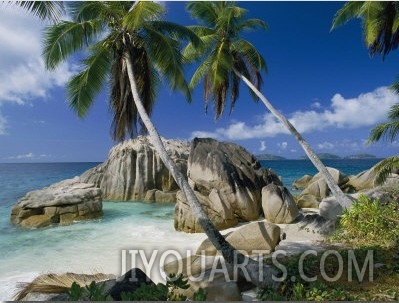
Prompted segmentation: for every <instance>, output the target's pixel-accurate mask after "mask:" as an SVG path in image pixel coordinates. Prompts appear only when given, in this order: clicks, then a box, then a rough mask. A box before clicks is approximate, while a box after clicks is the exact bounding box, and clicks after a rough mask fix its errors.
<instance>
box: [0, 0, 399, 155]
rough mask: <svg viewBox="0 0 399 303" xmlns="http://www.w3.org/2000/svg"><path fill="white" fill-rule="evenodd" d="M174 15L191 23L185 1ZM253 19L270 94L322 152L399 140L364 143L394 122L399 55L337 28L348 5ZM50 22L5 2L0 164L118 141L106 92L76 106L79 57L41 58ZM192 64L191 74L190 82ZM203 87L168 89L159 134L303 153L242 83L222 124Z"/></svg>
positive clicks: (375, 148) (383, 146) (299, 5)
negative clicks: (49, 61) (86, 106)
mask: <svg viewBox="0 0 399 303" xmlns="http://www.w3.org/2000/svg"><path fill="white" fill-rule="evenodd" d="M162 3H163V4H164V5H165V6H166V8H167V10H168V13H167V19H168V20H170V21H174V22H178V23H181V24H183V25H193V24H196V21H195V20H193V19H192V18H191V17H190V16H189V15H188V13H186V12H185V9H184V6H185V3H184V2H162ZM238 4H239V5H240V6H242V7H244V8H246V9H248V15H247V16H248V18H260V19H262V20H264V21H265V22H266V23H267V24H268V29H267V30H266V31H264V30H258V31H253V32H248V33H245V35H244V37H245V38H246V39H248V40H249V41H250V42H251V43H253V44H254V45H255V46H256V47H257V48H258V50H259V51H260V53H261V54H262V55H263V56H264V58H265V60H266V62H267V65H268V73H267V74H266V73H264V74H263V75H262V76H263V82H264V83H263V87H262V93H263V94H264V95H265V96H266V97H267V98H268V99H269V101H270V102H271V103H272V104H273V105H274V106H275V107H276V108H277V109H278V110H279V111H280V112H281V113H283V114H284V115H285V116H286V117H287V118H288V119H289V120H290V121H291V122H292V123H293V125H294V126H295V127H296V128H297V129H298V131H300V132H301V133H302V134H303V136H304V137H305V139H306V140H308V142H309V143H310V145H311V146H312V147H313V149H314V150H315V151H316V152H318V153H321V152H322V153H333V154H337V155H340V156H347V155H351V154H358V153H369V154H373V155H375V156H377V157H387V156H391V155H393V154H396V153H397V150H398V147H399V138H398V142H396V141H395V142H393V143H389V142H380V143H377V144H371V145H368V144H366V141H367V139H368V137H369V133H370V130H371V129H372V128H373V127H374V126H376V125H377V124H379V123H382V122H384V121H386V117H387V112H388V110H389V107H390V106H391V105H393V104H394V103H397V102H399V96H398V95H395V94H393V93H392V92H391V91H390V90H389V89H388V87H389V86H390V85H391V84H392V83H393V82H394V81H395V79H396V76H397V75H399V65H397V64H396V63H397V62H398V59H399V51H393V52H392V53H390V54H389V55H388V56H387V57H386V58H385V60H384V61H383V60H382V58H381V57H379V56H376V57H374V58H371V57H370V55H369V53H368V50H367V48H366V46H365V44H364V40H363V37H362V28H361V22H360V21H359V20H352V21H350V22H349V23H348V24H346V25H345V26H342V27H339V28H337V29H335V30H334V31H330V29H331V24H332V20H333V17H334V14H335V13H336V11H337V10H338V9H339V8H341V7H342V6H343V4H344V2H325V1H323V2H315V1H312V2H262V1H256V2H238ZM45 26H46V25H45V24H44V23H43V22H41V21H40V20H38V19H37V18H36V17H33V16H30V15H29V14H27V13H25V12H24V11H22V10H21V9H19V8H15V7H12V6H10V5H7V4H5V3H0V46H1V47H0V162H81V161H93V162H102V161H104V160H106V159H107V156H108V152H109V149H110V148H111V147H112V146H113V145H114V144H115V143H114V142H113V141H112V139H111V136H110V125H111V115H110V112H109V107H108V96H107V91H106V90H104V91H103V92H102V93H101V94H100V95H99V96H98V98H97V99H96V102H95V103H94V105H93V107H92V108H91V110H90V112H89V113H88V115H87V117H86V118H85V119H80V118H78V117H77V115H76V114H75V113H74V112H73V111H71V110H70V108H69V106H68V104H67V102H66V95H65V89H64V87H65V84H66V82H67V81H68V79H69V78H70V76H71V75H73V74H74V72H76V71H77V70H79V62H78V61H77V60H76V58H72V59H71V60H70V61H68V62H66V63H65V64H63V65H62V66H60V67H59V68H58V69H57V70H55V71H53V72H49V71H46V70H45V68H44V64H43V59H42V57H41V53H42V49H41V41H42V30H43V28H44V27H45ZM193 68H194V67H193V66H191V67H189V68H188V69H187V76H188V77H189V76H191V75H192V72H193ZM202 96H203V95H202V85H200V86H199V87H198V88H197V89H196V90H195V91H194V92H193V102H192V103H191V104H188V103H187V102H186V100H185V98H184V96H183V95H182V94H181V93H173V92H171V91H170V90H169V89H168V88H166V87H165V88H164V87H162V88H161V89H160V91H159V94H158V98H157V102H156V106H155V109H154V112H153V116H152V119H153V122H154V124H155V126H156V127H157V129H158V131H159V133H160V135H161V136H163V137H165V138H168V139H172V138H176V139H181V140H186V141H189V140H191V139H192V138H194V137H196V136H197V137H212V138H215V139H218V140H221V141H229V142H234V143H237V144H239V145H242V146H244V147H245V148H246V149H247V150H248V151H250V152H251V153H253V154H255V155H257V154H263V153H269V154H275V155H280V156H284V157H286V158H289V159H297V158H299V157H301V156H303V155H304V152H303V150H302V149H301V147H300V146H299V144H298V143H296V141H295V139H293V138H292V136H291V135H290V134H288V132H287V131H286V130H285V129H284V127H283V126H282V125H281V124H280V123H279V122H278V121H277V120H275V118H273V116H272V115H271V114H270V113H269V112H268V110H267V109H266V107H265V106H264V105H263V104H262V103H261V102H259V103H256V102H253V100H252V99H251V97H250V96H249V94H248V89H247V88H246V87H245V85H244V84H242V85H241V87H240V96H239V99H238V101H237V103H236V105H235V108H234V111H233V112H232V113H231V114H230V115H229V113H228V112H229V111H228V108H227V110H226V111H225V113H224V115H223V116H222V118H221V119H219V120H218V121H215V119H214V112H213V110H212V109H211V108H210V110H209V111H208V114H207V115H205V112H204V101H203V99H202Z"/></svg>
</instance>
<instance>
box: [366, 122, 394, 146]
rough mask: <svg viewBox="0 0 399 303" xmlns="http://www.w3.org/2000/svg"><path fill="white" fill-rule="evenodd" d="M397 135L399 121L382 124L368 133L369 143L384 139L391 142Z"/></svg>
mask: <svg viewBox="0 0 399 303" xmlns="http://www.w3.org/2000/svg"><path fill="white" fill-rule="evenodd" d="M398 133H399V120H398V121H391V122H387V123H382V124H380V125H377V126H376V127H374V128H373V129H372V130H371V132H370V138H369V140H368V141H369V142H375V141H379V140H380V139H382V138H384V139H385V140H388V141H391V142H393V141H394V140H395V138H396V136H397V135H398Z"/></svg>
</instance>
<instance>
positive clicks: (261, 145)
mask: <svg viewBox="0 0 399 303" xmlns="http://www.w3.org/2000/svg"><path fill="white" fill-rule="evenodd" d="M266 148H267V146H266V142H265V141H260V148H259V151H265V150H266Z"/></svg>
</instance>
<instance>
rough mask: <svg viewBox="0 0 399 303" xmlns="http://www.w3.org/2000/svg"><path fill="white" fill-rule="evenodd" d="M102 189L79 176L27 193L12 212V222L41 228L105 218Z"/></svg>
mask: <svg viewBox="0 0 399 303" xmlns="http://www.w3.org/2000/svg"><path fill="white" fill-rule="evenodd" d="M102 215H103V212H102V196H101V190H100V189H99V188H96V187H95V186H94V184H87V183H83V182H82V180H81V179H80V178H79V177H75V178H73V179H67V180H64V181H61V182H59V183H56V184H53V185H51V186H49V187H45V188H43V189H40V190H35V191H31V192H29V193H27V194H26V195H25V196H24V197H23V198H22V199H20V200H19V201H18V202H17V203H16V204H15V205H14V206H13V208H12V210H11V223H13V224H20V225H21V226H23V227H28V228H39V227H45V226H48V225H51V224H56V223H60V224H69V223H72V222H74V221H79V220H87V219H95V218H99V217H102Z"/></svg>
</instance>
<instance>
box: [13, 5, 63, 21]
mask: <svg viewBox="0 0 399 303" xmlns="http://www.w3.org/2000/svg"><path fill="white" fill-rule="evenodd" d="M8 3H12V4H15V5H18V6H20V7H22V8H23V9H25V10H27V11H28V12H31V13H33V14H34V15H35V16H38V17H39V18H40V19H42V20H48V21H51V22H52V23H57V22H59V21H60V20H61V17H62V15H63V14H64V12H65V8H64V3H63V2H62V1H15V2H14V1H8Z"/></svg>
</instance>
